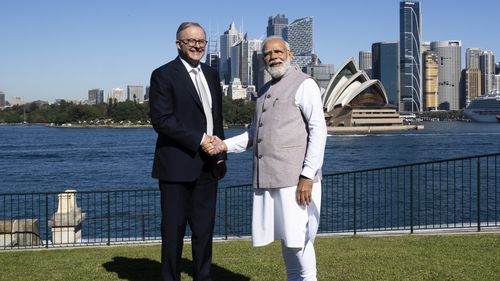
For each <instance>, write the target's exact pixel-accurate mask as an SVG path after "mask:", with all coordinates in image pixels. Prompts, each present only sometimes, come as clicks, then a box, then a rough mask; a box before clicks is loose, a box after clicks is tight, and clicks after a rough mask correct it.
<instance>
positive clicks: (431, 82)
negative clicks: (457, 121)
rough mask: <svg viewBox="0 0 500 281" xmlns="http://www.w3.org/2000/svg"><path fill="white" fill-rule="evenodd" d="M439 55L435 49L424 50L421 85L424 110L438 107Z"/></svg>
mask: <svg viewBox="0 0 500 281" xmlns="http://www.w3.org/2000/svg"><path fill="white" fill-rule="evenodd" d="M438 65H439V56H438V54H437V52H436V51H425V52H424V54H423V69H424V71H423V78H422V81H423V86H424V110H427V111H430V110H437V109H438V105H439V103H438V101H439V98H438V72H439V66H438Z"/></svg>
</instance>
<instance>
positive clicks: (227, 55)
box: [219, 21, 243, 84]
mask: <svg viewBox="0 0 500 281" xmlns="http://www.w3.org/2000/svg"><path fill="white" fill-rule="evenodd" d="M241 40H243V34H241V33H240V32H238V30H237V29H236V25H235V24H234V21H233V22H232V23H231V24H230V25H229V29H228V30H226V31H224V34H223V35H221V36H220V60H219V75H220V79H221V80H222V81H224V82H225V83H226V84H227V83H229V81H230V80H231V71H232V70H231V47H233V46H234V45H235V44H237V43H238V42H240V41H241Z"/></svg>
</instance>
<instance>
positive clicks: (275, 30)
mask: <svg viewBox="0 0 500 281" xmlns="http://www.w3.org/2000/svg"><path fill="white" fill-rule="evenodd" d="M287 25H288V18H287V16H286V15H284V14H277V15H276V16H269V19H268V20H267V37H269V36H281V37H283V38H286V34H283V30H284V29H285V27H287Z"/></svg>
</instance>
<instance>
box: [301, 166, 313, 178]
mask: <svg viewBox="0 0 500 281" xmlns="http://www.w3.org/2000/svg"><path fill="white" fill-rule="evenodd" d="M300 174H301V175H303V176H304V177H306V178H310V179H312V180H314V178H315V177H316V170H313V169H311V168H310V167H304V168H303V169H302V173H300Z"/></svg>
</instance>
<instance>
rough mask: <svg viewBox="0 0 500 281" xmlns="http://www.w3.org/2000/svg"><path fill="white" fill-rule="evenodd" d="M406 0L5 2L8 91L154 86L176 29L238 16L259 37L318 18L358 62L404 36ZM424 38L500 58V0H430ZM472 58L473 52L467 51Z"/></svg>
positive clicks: (216, 29)
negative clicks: (274, 19) (271, 21)
mask: <svg viewBox="0 0 500 281" xmlns="http://www.w3.org/2000/svg"><path fill="white" fill-rule="evenodd" d="M399 2H400V1H399V0H377V1H375V0H357V1H324V0H322V1H320V0H307V1H297V0H288V1H263V0H252V1H236V0H233V1H231V0H220V1H216V0H213V1H200V0H191V1H167V0H162V1H160V0H143V1H132V0H73V1H68V0H44V1H40V0H12V1H7V0H6V1H2V3H1V4H0V46H1V48H0V91H3V92H4V93H5V94H6V99H7V100H9V101H10V99H11V97H12V96H23V97H24V98H25V101H34V100H46V101H49V102H51V103H52V102H54V100H55V99H59V98H62V99H81V100H84V99H86V98H87V92H88V90H89V89H93V88H100V89H103V90H104V92H105V94H107V93H108V92H109V91H110V90H111V89H112V88H116V87H119V88H125V87H126V85H143V86H146V85H148V84H149V77H150V74H151V71H152V70H153V69H154V68H156V67H158V66H160V65H162V64H163V63H165V62H167V61H169V60H171V59H173V58H174V57H175V56H176V55H177V52H176V49H175V31H176V29H177V27H178V25H179V23H181V22H183V21H197V22H199V23H201V24H202V25H203V26H204V27H205V28H206V30H207V32H208V33H210V34H221V33H222V32H224V30H226V29H227V28H228V27H229V24H230V23H231V22H232V21H233V20H234V22H235V23H236V25H237V28H238V29H239V30H241V29H243V31H244V32H246V33H248V38H249V39H254V38H260V37H264V36H265V32H266V26H267V20H268V17H269V16H271V15H276V14H278V13H281V14H286V15H287V16H288V18H289V21H290V22H292V21H293V20H295V19H297V18H301V17H305V16H312V17H313V24H314V27H313V28H314V30H313V31H314V37H313V40H314V47H315V51H316V53H317V54H318V55H319V57H320V59H321V60H322V61H323V63H331V64H334V65H335V67H337V66H339V65H341V64H342V63H343V62H344V61H345V60H347V59H348V58H349V57H354V58H355V59H356V61H357V59H358V52H359V51H360V50H370V49H371V44H372V43H374V42H380V41H395V40H399ZM420 3H421V9H422V29H423V39H424V41H438V40H461V41H462V53H464V52H465V49H466V48H469V47H479V48H481V49H483V50H492V51H493V52H494V53H495V55H496V56H497V58H496V61H499V59H498V57H500V36H499V35H498V22H499V16H498V11H500V1H498V0H475V1H456V0H421V2H420ZM462 59H463V55H462Z"/></svg>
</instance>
